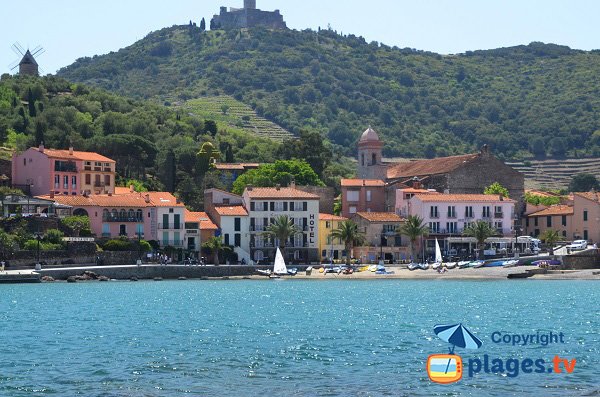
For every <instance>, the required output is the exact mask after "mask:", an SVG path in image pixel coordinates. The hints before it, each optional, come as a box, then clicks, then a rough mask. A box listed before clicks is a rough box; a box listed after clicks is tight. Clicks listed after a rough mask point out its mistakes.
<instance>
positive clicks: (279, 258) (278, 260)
mask: <svg viewBox="0 0 600 397" xmlns="http://www.w3.org/2000/svg"><path fill="white" fill-rule="evenodd" d="M287 275H288V269H287V266H285V259H283V254H282V253H281V250H280V249H279V247H277V254H275V265H274V266H273V274H272V275H271V278H279V277H280V276H287Z"/></svg>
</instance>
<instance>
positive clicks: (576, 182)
mask: <svg viewBox="0 0 600 397" xmlns="http://www.w3.org/2000/svg"><path fill="white" fill-rule="evenodd" d="M599 188H600V183H598V179H597V178H596V176H594V175H592V174H577V175H575V176H574V177H573V179H571V183H569V191H570V192H589V191H590V190H592V189H596V190H598V189H599Z"/></svg>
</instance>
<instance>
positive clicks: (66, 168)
mask: <svg viewBox="0 0 600 397" xmlns="http://www.w3.org/2000/svg"><path fill="white" fill-rule="evenodd" d="M54 171H57V172H77V167H76V166H75V164H62V165H59V164H57V163H54Z"/></svg>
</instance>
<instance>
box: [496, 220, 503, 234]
mask: <svg viewBox="0 0 600 397" xmlns="http://www.w3.org/2000/svg"><path fill="white" fill-rule="evenodd" d="M494 229H496V230H498V231H499V232H501V231H502V230H503V227H502V222H494Z"/></svg>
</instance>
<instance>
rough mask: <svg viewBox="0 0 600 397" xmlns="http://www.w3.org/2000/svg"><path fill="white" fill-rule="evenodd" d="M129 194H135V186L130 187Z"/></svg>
mask: <svg viewBox="0 0 600 397" xmlns="http://www.w3.org/2000/svg"><path fill="white" fill-rule="evenodd" d="M129 193H135V188H134V187H133V185H129Z"/></svg>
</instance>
